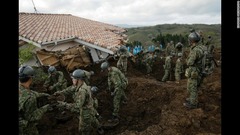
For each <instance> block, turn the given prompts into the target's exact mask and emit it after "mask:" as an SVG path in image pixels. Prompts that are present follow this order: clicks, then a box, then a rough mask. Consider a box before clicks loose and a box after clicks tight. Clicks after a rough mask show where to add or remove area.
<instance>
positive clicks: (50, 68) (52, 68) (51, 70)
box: [48, 66, 56, 74]
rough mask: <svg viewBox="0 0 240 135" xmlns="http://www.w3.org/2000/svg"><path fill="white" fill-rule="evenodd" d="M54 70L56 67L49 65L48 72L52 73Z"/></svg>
mask: <svg viewBox="0 0 240 135" xmlns="http://www.w3.org/2000/svg"><path fill="white" fill-rule="evenodd" d="M55 71H56V68H55V67H54V66H49V68H48V73H50V74H52V73H54V72H55Z"/></svg>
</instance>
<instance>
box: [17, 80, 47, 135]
mask: <svg viewBox="0 0 240 135" xmlns="http://www.w3.org/2000/svg"><path fill="white" fill-rule="evenodd" d="M41 96H48V94H46V93H38V92H35V91H32V90H30V91H29V90H27V89H26V88H24V87H23V86H22V85H20V86H19V135H38V134H39V133H38V129H37V127H36V125H37V121H38V120H40V119H41V118H42V116H43V115H44V113H45V112H46V111H47V110H48V107H49V104H47V105H44V106H42V107H40V108H38V107H37V98H38V97H41Z"/></svg>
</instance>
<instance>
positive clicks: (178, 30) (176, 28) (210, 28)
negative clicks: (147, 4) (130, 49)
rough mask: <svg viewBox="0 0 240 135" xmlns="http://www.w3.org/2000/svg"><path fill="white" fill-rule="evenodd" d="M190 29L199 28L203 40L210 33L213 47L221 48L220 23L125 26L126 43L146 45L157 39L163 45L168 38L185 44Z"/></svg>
mask: <svg viewBox="0 0 240 135" xmlns="http://www.w3.org/2000/svg"><path fill="white" fill-rule="evenodd" d="M190 29H195V30H196V31H200V30H201V31H202V32H203V36H204V38H205V40H206V39H207V37H208V35H210V36H211V37H212V38H213V40H212V43H213V44H214V45H215V47H216V48H221V24H212V25H207V24H192V25H189V24H162V25H156V26H149V27H137V28H127V30H128V31H127V32H126V34H127V35H128V39H129V41H128V42H129V43H128V44H133V42H134V41H135V42H137V41H139V42H141V44H142V45H143V46H145V47H146V46H149V45H151V44H155V45H157V41H161V40H163V41H164V42H162V44H163V47H165V46H166V43H165V42H169V41H170V40H173V41H174V43H175V44H176V43H177V42H182V43H183V44H184V45H187V37H188V35H189V33H190V32H189V31H190Z"/></svg>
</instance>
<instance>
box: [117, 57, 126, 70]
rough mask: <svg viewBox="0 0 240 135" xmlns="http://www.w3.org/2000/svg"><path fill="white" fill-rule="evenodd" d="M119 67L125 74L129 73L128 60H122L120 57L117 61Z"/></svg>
mask: <svg viewBox="0 0 240 135" xmlns="http://www.w3.org/2000/svg"><path fill="white" fill-rule="evenodd" d="M117 68H118V69H119V70H121V71H122V72H123V73H124V74H126V73H127V60H124V61H123V60H121V59H119V60H118V62H117Z"/></svg>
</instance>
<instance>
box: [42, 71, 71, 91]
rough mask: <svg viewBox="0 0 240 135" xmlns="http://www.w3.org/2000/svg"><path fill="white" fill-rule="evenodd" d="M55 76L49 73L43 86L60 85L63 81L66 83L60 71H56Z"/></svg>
mask: <svg viewBox="0 0 240 135" xmlns="http://www.w3.org/2000/svg"><path fill="white" fill-rule="evenodd" d="M56 72H57V73H56V75H55V76H51V75H49V76H48V78H47V79H46V81H45V83H44V86H45V87H49V86H53V87H56V86H61V85H62V84H63V83H66V82H67V80H66V79H65V78H64V75H63V72H61V71H56Z"/></svg>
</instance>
